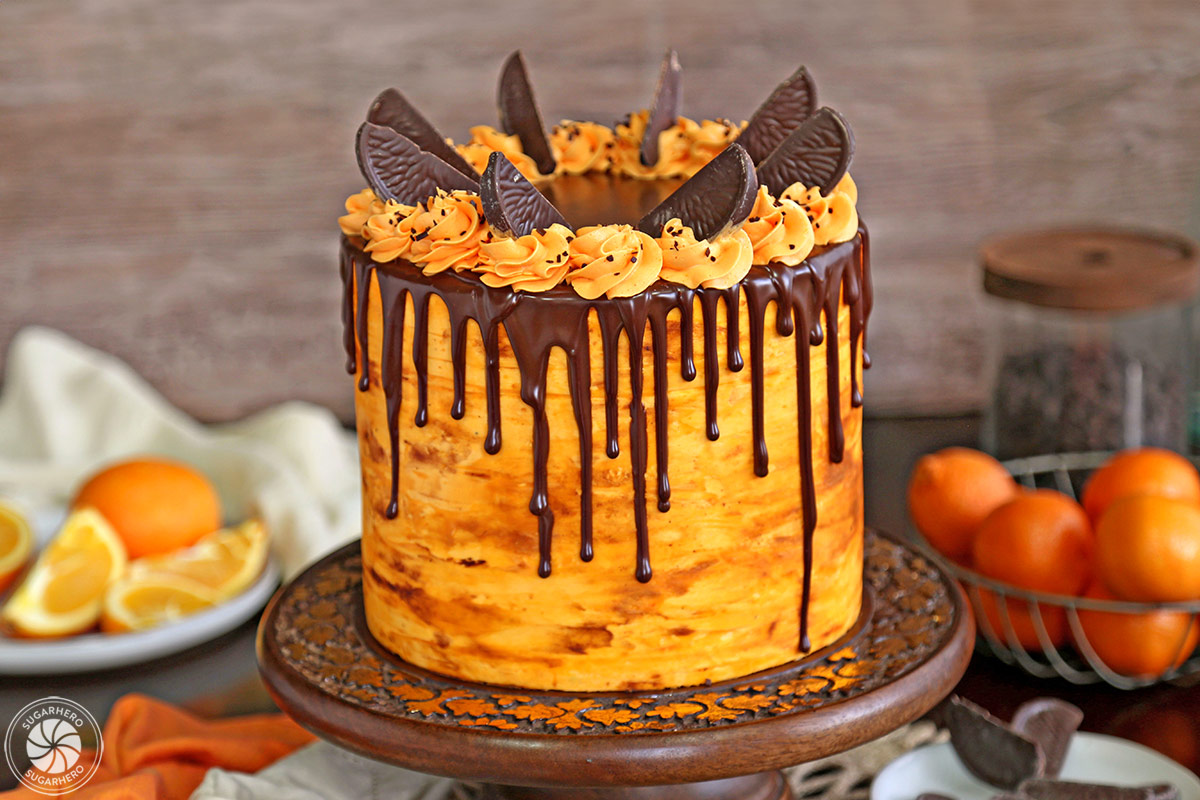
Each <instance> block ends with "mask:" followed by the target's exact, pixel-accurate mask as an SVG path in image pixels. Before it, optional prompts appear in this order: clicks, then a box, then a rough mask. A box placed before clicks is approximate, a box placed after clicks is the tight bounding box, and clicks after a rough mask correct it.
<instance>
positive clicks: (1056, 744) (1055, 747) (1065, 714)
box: [1011, 697, 1083, 778]
mask: <svg viewBox="0 0 1200 800" xmlns="http://www.w3.org/2000/svg"><path fill="white" fill-rule="evenodd" d="M1081 722H1083V712H1082V711H1080V710H1079V708H1078V707H1076V706H1073V705H1071V704H1070V703H1068V702H1066V701H1065V700H1058V699H1056V698H1053V697H1040V698H1038V699H1036V700H1030V701H1029V702H1027V703H1022V704H1021V706H1020V707H1019V708H1018V709H1017V713H1016V714H1014V715H1013V718H1012V723H1011V727H1012V729H1013V731H1015V732H1016V733H1019V734H1021V735H1022V736H1026V737H1028V738H1030V739H1032V740H1033V741H1034V742H1036V743H1037V746H1038V747H1039V748H1040V749H1041V751H1042V755H1043V756H1044V757H1045V759H1046V765H1045V770H1044V771H1043V773H1042V774H1043V775H1044V776H1045V777H1047V778H1057V777H1058V773H1059V772H1061V771H1062V765H1063V760H1064V759H1066V757H1067V749H1068V748H1069V747H1070V746H1071V737H1072V736H1074V735H1075V731H1076V730H1078V728H1079V724H1080V723H1081Z"/></svg>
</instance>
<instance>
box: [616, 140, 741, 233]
mask: <svg viewBox="0 0 1200 800" xmlns="http://www.w3.org/2000/svg"><path fill="white" fill-rule="evenodd" d="M757 194H758V178H757V177H756V176H755V174H754V162H753V161H751V160H750V155H749V154H748V153H747V152H746V149H745V148H744V147H742V146H741V145H740V144H738V143H737V142H734V143H733V144H731V145H729V147H727V148H725V149H724V150H723V151H721V154H720V155H718V156H717V157H716V158H714V159H713V160H712V161H710V162H708V163H707V164H706V165H705V166H704V167H703V168H702V169H701V170H700V171H699V172H697V173H696V174H695V175H693V176H692V177H690V178H688V179H687V181H686V182H685V183H684V184H683V185H682V186H680V187H679V188H678V189H676V190H675V191H674V192H672V193H671V194H670V195H669V196H668V197H667V199H666V200H663V201H662V202H661V203H659V204H658V206H657V207H655V208H654V209H652V210H651V211H650V213H648V214H646V216H644V217H642V219H641V220H640V221H639V222H638V224H637V227H638V230H640V231H642V232H643V233H646V234H649V235H650V236H655V237H657V236H660V235H661V234H662V229H663V226H664V225H666V224H667V223H668V222H670V221H671V220H672V219H674V218H676V217H678V218H679V219H680V220H681V221H682V222H683V224H684V225H686V226H688V227H689V228H691V229H692V232H693V233H694V234H695V235H696V238H697V239H715V238H717V237H719V236H721V235H722V234H724V233H727V232H728V231H729V229H730V228H732V227H734V226H735V225H740V224H741V223H742V222H743V221H745V219H746V217H748V216H750V212H751V211H753V210H754V199H755V195H757Z"/></svg>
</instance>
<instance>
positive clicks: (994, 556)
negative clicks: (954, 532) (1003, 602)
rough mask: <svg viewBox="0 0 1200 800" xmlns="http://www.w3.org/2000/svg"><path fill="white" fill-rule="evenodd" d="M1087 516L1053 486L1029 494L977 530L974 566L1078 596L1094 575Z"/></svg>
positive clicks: (1013, 581)
mask: <svg viewBox="0 0 1200 800" xmlns="http://www.w3.org/2000/svg"><path fill="white" fill-rule="evenodd" d="M1093 547H1094V543H1093V538H1092V530H1091V525H1090V524H1089V523H1088V518H1087V515H1086V514H1084V513H1083V509H1082V508H1080V507H1079V504H1078V503H1076V502H1075V501H1074V500H1072V499H1071V498H1069V497H1067V496H1066V495H1065V494H1062V493H1061V492H1056V491H1053V490H1051V489H1038V490H1036V491H1032V492H1026V493H1024V494H1022V495H1021V496H1019V497H1017V498H1015V499H1013V500H1010V501H1009V502H1007V503H1005V504H1004V505H1002V506H1000V507H999V508H997V509H996V510H995V511H993V512H992V513H991V514H989V515H988V517H987V519H985V520H984V521H983V524H982V525H980V526H979V531H978V532H977V533H976V534H975V539H974V542H973V546H972V548H971V556H972V562H973V564H974V567H975V569H976V570H977V571H979V572H980V573H982V574H984V575H986V576H987V577H989V578H994V579H996V580H998V581H1003V582H1005V583H1009V584H1012V585H1013V586H1018V587H1020V588H1022V589H1030V590H1032V591H1036V592H1049V593H1051V594H1062V595H1078V594H1080V593H1081V592H1082V591H1083V590H1084V588H1085V587H1086V586H1087V585H1088V583H1089V582H1090V580H1091V574H1092V552H1093Z"/></svg>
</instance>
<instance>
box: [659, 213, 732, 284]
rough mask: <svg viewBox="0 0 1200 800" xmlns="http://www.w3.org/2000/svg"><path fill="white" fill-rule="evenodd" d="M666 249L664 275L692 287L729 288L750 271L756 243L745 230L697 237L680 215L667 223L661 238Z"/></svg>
mask: <svg viewBox="0 0 1200 800" xmlns="http://www.w3.org/2000/svg"><path fill="white" fill-rule="evenodd" d="M658 244H659V246H660V247H661V248H662V259H663V265H662V273H661V275H662V278H663V279H664V280H668V281H673V282H674V283H681V284H683V285H684V286H687V287H688V288H690V289H695V288H697V287H700V286H703V287H704V288H706V289H728V288H729V287H730V286H733V285H734V284H736V283H737V282H738V281H740V280H741V279H742V278H744V277H746V273H747V272H749V271H750V265H751V264H753V263H754V245H753V244H751V243H750V237H749V236H747V235H746V232H745V231H744V230H737V231H733V232H732V233H729V234H727V235H725V236H722V237H720V238H718V239H714V240H712V241H709V240H708V239H697V238H696V234H695V233H694V232H693V231H692V229H691V228H689V227H687V226H686V225H684V224H683V222H682V221H681V220H679V219H678V218H676V219H672V220H670V221H669V222H668V223H667V224H666V225H664V226H663V232H662V236H660V237H659V239H658Z"/></svg>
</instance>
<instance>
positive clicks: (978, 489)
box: [908, 447, 1021, 562]
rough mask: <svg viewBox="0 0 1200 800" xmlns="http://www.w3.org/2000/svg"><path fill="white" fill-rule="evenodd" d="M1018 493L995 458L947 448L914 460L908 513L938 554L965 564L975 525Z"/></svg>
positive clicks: (1016, 487) (984, 454)
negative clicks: (915, 461)
mask: <svg viewBox="0 0 1200 800" xmlns="http://www.w3.org/2000/svg"><path fill="white" fill-rule="evenodd" d="M1020 491H1021V488H1020V487H1019V486H1018V485H1017V483H1016V481H1014V480H1013V479H1012V476H1011V475H1009V474H1008V471H1007V470H1005V469H1004V467H1003V466H1001V464H1000V462H999V461H997V460H996V459H994V458H992V457H991V456H989V455H987V454H986V453H981V452H979V451H978V450H970V449H968V448H965V447H948V448H946V449H945V450H940V451H938V452H936V453H930V454H929V455H927V456H922V457H921V459H920V460H919V461H917V464H916V466H915V467H914V468H913V473H912V476H911V477H910V478H909V482H908V513H909V514H911V515H912V519H913V524H915V525H916V526H917V530H919V531H920V532H921V533H922V534H923V535H924V536H925V538H926V539H928V540H929V543H930V544H931V545H933V547H934V548H935V549H936V550H937V551H938V552H940V553H941V554H942V555H944V556H946V557H947V558H950V559H953V560H954V561H958V562H965V561H966V560H967V559H968V558H969V557H970V554H971V540H972V538H974V536H975V531H976V530H977V529H978V528H979V525H980V524H981V523H982V522H983V520H984V519H985V518H986V517H987V515H988V514H990V513H991V512H992V511H993V510H995V509H996V508H997V507H998V506H1000V505H1003V504H1004V503H1006V502H1008V501H1009V500H1011V499H1012V498H1014V497H1016V496H1017V494H1019V493H1020Z"/></svg>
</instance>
